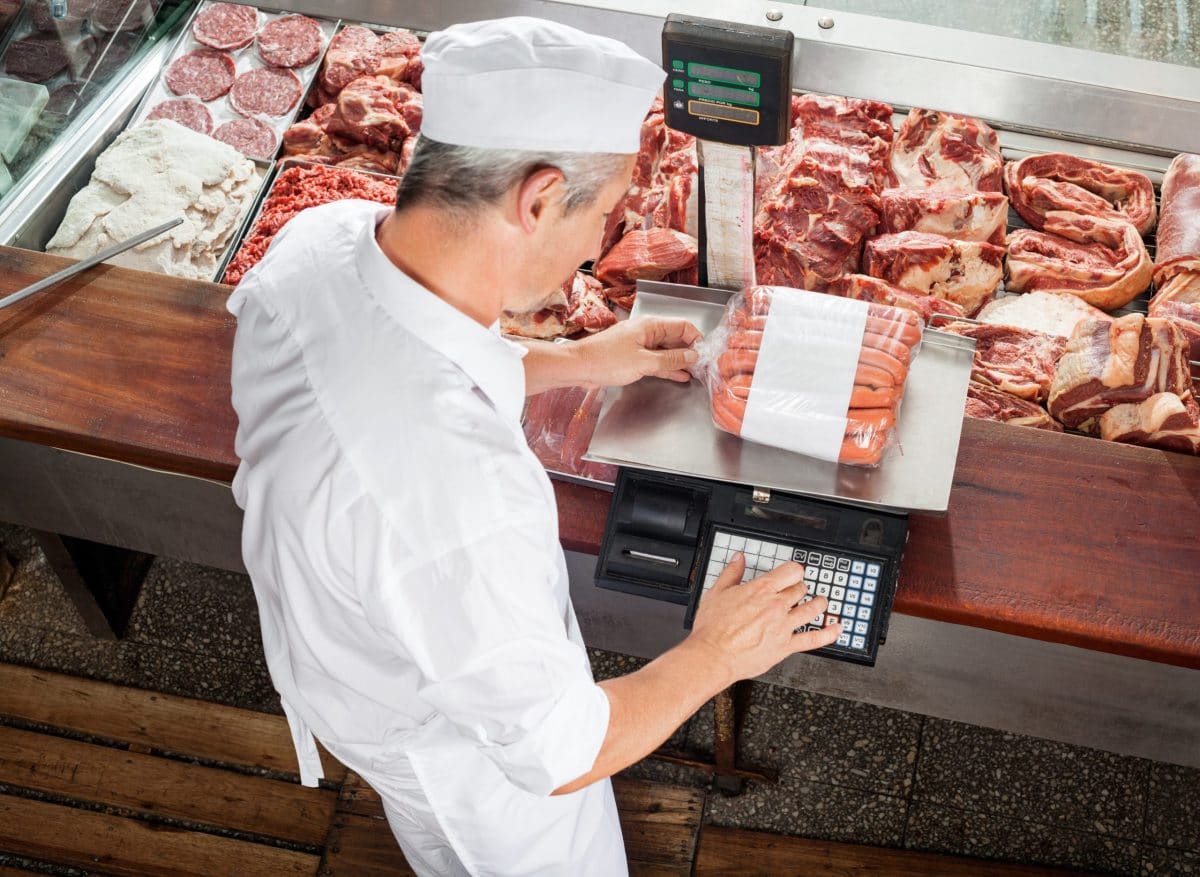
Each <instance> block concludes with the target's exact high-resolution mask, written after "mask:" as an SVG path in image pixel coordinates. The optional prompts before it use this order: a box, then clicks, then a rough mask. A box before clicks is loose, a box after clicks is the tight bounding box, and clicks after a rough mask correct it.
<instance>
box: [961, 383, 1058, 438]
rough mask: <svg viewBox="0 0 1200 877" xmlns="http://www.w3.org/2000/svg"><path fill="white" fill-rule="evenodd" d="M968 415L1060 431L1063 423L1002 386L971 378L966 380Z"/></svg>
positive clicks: (1015, 424)
mask: <svg viewBox="0 0 1200 877" xmlns="http://www.w3.org/2000/svg"><path fill="white" fill-rule="evenodd" d="M964 413H965V414H966V415H967V417H974V418H975V419H976V420H995V421H998V422H1000V423H1009V424H1012V425H1013V426H1031V427H1033V428H1034V429H1047V430H1050V431H1051V432H1062V431H1063V428H1062V424H1061V423H1059V422H1058V421H1056V420H1055V419H1054V418H1053V417H1051V416H1050V415H1049V414H1048V413H1047V412H1046V409H1045V408H1042V407H1041V406H1040V405H1035V404H1034V403H1033V402H1029V401H1027V400H1025V399H1018V398H1017V397H1016V396H1013V395H1011V394H1009V393H1005V392H1004V391H1003V390H997V389H996V388H995V387H993V386H990V385H988V384H981V383H979V382H978V381H975V380H972V381H971V382H970V383H968V384H967V404H966V407H965V409H964Z"/></svg>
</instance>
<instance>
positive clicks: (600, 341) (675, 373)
mask: <svg viewBox="0 0 1200 877" xmlns="http://www.w3.org/2000/svg"><path fill="white" fill-rule="evenodd" d="M701 337H702V336H701V335H700V330H699V329H697V328H696V327H695V326H693V325H692V324H691V323H689V322H688V321H687V320H673V319H666V318H663V317H639V318H637V319H636V320H626V321H625V322H623V323H618V324H617V325H615V326H613V327H611V328H609V329H605V330H604V331H603V332H599V333H597V334H596V335H593V336H592V337H590V338H586V339H584V340H583V341H578V342H576V343H575V345H574V346H575V347H576V348H577V350H576V351H575V352H576V353H577V355H578V356H579V357H580V360H581V364H582V366H583V374H584V375H585V381H586V385H587V386H590V387H623V386H624V385H625V384H632V383H633V382H634V381H637V380H640V379H641V378H644V377H646V376H648V375H652V376H654V377H656V378H667V379H668V380H672V381H679V382H681V383H687V382H688V381H689V380H690V379H691V375H689V374H688V373H687V371H686V369H687V367H688V366H690V365H692V364H693V363H695V362H696V351H694V350H691V349H690V348H691V346H692V345H693V344H694V343H696V342H697V341H699V340H700V338H701Z"/></svg>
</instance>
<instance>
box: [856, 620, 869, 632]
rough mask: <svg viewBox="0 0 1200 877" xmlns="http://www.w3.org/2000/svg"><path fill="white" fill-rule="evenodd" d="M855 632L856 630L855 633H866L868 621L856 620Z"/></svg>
mask: <svg viewBox="0 0 1200 877" xmlns="http://www.w3.org/2000/svg"><path fill="white" fill-rule="evenodd" d="M854 632H855V633H861V634H863V635H866V632H867V623H866V622H865V621H856V622H854Z"/></svg>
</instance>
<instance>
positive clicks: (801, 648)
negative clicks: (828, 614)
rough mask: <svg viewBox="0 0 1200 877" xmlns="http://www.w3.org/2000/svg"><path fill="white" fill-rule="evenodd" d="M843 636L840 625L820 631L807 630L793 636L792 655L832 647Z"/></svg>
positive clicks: (832, 625)
mask: <svg viewBox="0 0 1200 877" xmlns="http://www.w3.org/2000/svg"><path fill="white" fill-rule="evenodd" d="M841 635H842V626H841V625H840V624H831V625H830V626H829V627H823V628H821V629H820V630H806V631H804V632H803V633H797V634H794V635H793V636H792V653H793V654H795V653H796V652H810V651H812V650H813V649H819V648H821V647H822V646H828V645H832V644H833V643H835V642H837V638H838V637H839V636H841Z"/></svg>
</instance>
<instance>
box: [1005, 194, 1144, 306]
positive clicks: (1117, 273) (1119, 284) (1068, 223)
mask: <svg viewBox="0 0 1200 877" xmlns="http://www.w3.org/2000/svg"><path fill="white" fill-rule="evenodd" d="M1044 226H1045V229H1046V230H1045V231H1044V232H1041V231H1030V230H1029V229H1019V230H1017V231H1014V232H1013V233H1012V234H1010V235H1009V236H1008V283H1007V287H1006V288H1007V289H1009V290H1011V291H1013V292H1033V291H1036V290H1041V291H1044V292H1054V293H1067V294H1070V295H1077V296H1079V297H1080V298H1081V299H1083V300H1084V301H1086V302H1087V303H1088V304H1090V305H1095V306H1096V307H1098V308H1102V309H1104V310H1111V309H1113V308H1119V307H1122V306H1123V305H1127V304H1129V302H1131V301H1133V300H1134V299H1135V298H1137V297H1138V295H1140V294H1141V293H1142V292H1143V291H1145V289H1146V287H1147V286H1149V285H1150V275H1151V273H1152V272H1153V269H1154V266H1153V265H1152V264H1151V263H1150V254H1149V253H1147V252H1146V245H1145V244H1144V243H1143V242H1142V236H1141V235H1139V234H1138V232H1137V229H1136V228H1134V227H1133V225H1131V224H1130V223H1129V222H1126V221H1125V220H1123V219H1112V218H1098V217H1094V216H1084V215H1082V214H1078V213H1068V212H1066V211H1063V210H1052V211H1051V212H1050V213H1048V214H1046V218H1045V223H1044Z"/></svg>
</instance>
